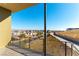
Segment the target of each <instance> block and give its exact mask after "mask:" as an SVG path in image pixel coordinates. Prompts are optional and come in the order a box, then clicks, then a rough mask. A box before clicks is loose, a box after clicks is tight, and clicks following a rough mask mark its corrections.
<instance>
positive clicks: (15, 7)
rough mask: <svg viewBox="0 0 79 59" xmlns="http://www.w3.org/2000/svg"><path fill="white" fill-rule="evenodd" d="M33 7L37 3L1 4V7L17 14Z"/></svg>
mask: <svg viewBox="0 0 79 59" xmlns="http://www.w3.org/2000/svg"><path fill="white" fill-rule="evenodd" d="M33 5H35V3H0V6H1V7H3V8H6V9H9V10H11V11H12V12H17V11H20V10H22V9H24V8H28V7H30V6H33Z"/></svg>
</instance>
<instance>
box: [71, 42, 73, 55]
mask: <svg viewBox="0 0 79 59" xmlns="http://www.w3.org/2000/svg"><path fill="white" fill-rule="evenodd" d="M72 55H73V44H72V43H71V56H72Z"/></svg>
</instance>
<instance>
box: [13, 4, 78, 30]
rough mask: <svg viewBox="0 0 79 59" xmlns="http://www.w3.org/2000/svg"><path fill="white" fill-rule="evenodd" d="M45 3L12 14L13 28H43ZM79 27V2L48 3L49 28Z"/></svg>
mask: <svg viewBox="0 0 79 59" xmlns="http://www.w3.org/2000/svg"><path fill="white" fill-rule="evenodd" d="M43 7H44V5H43V4H42V3H41V4H37V5H35V6H32V7H29V8H26V9H24V10H22V11H19V12H16V13H13V14H12V29H43V27H44V25H43V24H44V22H43V21H44V8H43ZM66 28H79V4H67V3H66V4H65V3H63V4H62V3H47V29H51V30H64V29H66Z"/></svg>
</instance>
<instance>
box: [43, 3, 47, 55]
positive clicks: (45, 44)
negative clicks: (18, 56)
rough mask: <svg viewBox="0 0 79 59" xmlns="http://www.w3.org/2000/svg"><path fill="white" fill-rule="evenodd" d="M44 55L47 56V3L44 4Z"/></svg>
mask: <svg viewBox="0 0 79 59" xmlns="http://www.w3.org/2000/svg"><path fill="white" fill-rule="evenodd" d="M43 53H44V56H46V3H44V40H43Z"/></svg>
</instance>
